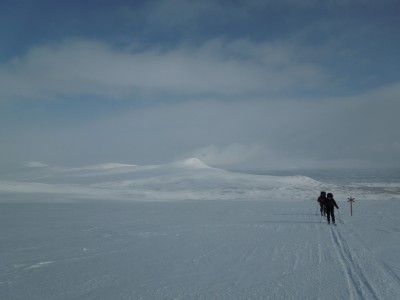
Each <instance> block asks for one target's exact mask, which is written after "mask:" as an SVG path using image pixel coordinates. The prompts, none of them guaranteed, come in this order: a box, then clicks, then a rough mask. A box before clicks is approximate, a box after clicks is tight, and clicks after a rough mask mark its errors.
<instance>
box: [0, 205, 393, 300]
mask: <svg viewBox="0 0 400 300" xmlns="http://www.w3.org/2000/svg"><path fill="white" fill-rule="evenodd" d="M339 206H340V218H339V215H338V214H336V217H337V223H338V226H335V227H333V226H328V225H327V224H326V222H325V221H324V220H323V219H321V217H320V216H319V215H316V214H315V210H316V203H315V202H313V201H294V202H287V201H285V202H282V201H250V202H249V201H234V202H230V201H185V202H167V203H163V202H149V203H147V202H120V201H116V202H85V201H83V202H80V203H41V204H40V203H35V204H34V203H25V204H22V203H20V204H16V203H1V204H0V208H1V209H0V223H1V227H0V233H1V234H0V239H1V241H0V249H1V252H0V253H1V260H0V264H1V265H0V269H1V273H0V298H1V299H326V298H331V299H396V298H398V297H399V295H400V279H399V274H400V261H399V259H398V258H397V253H398V251H399V248H400V243H399V242H400V237H399V232H400V227H399V225H398V221H397V220H398V212H399V211H400V210H399V208H400V203H399V202H398V201H367V202H364V203H361V202H360V204H359V205H358V206H357V207H355V215H354V216H353V217H350V216H349V213H348V211H347V207H346V204H345V203H340V202H339ZM396 218H397V220H396Z"/></svg>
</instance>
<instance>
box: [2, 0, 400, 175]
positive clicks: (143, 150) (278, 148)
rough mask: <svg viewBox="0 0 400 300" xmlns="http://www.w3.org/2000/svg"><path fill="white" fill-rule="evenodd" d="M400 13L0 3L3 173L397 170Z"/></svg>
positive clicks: (307, 6)
mask: <svg viewBox="0 0 400 300" xmlns="http://www.w3.org/2000/svg"><path fill="white" fill-rule="evenodd" d="M399 12H400V2H398V1H397V0H381V1H375V0H303V1H297V0H246V1H241V0H236V1H225V0H219V1H217V0H214V1H211V0H203V1H191V0H187V1H184V0H154V1H140V0H138V1H127V0H96V1H94V0H86V1H74V0H71V1H53V0H51V1H50V0H21V1H15V0H13V1H11V0H2V1H0V39H1V45H2V47H1V48H0V128H1V129H0V143H1V147H0V166H1V165H3V166H4V165H10V164H26V163H29V162H32V161H34V162H40V163H43V164H48V165H58V166H82V165H91V164H98V163H110V162H119V163H128V164H138V165H146V164H161V163H166V162H170V161H175V160H180V159H185V158H188V157H198V158H199V159H201V160H202V161H203V162H205V163H207V164H209V165H212V166H216V167H223V168H228V169H235V168H236V169H265V170H268V169H296V168H371V167H374V168H375V167H376V168H387V167H399V166H400V134H398V129H399V128H400V121H399V120H400V118H399V116H398V113H399V112H400V101H399V95H400V72H399V71H398V67H399V66H400V58H399V57H400V56H399V55H398V53H400V33H399V32H400V18H399Z"/></svg>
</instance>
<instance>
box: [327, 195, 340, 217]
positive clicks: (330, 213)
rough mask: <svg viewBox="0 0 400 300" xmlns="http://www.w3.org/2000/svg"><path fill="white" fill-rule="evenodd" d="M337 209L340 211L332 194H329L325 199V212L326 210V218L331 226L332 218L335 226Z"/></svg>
mask: <svg viewBox="0 0 400 300" xmlns="http://www.w3.org/2000/svg"><path fill="white" fill-rule="evenodd" d="M335 207H336V208H337V209H339V206H338V205H337V204H336V201H335V199H333V195H332V193H328V195H327V197H326V199H325V210H326V218H327V219H328V224H330V221H331V220H330V217H332V223H333V224H335V212H334V210H335Z"/></svg>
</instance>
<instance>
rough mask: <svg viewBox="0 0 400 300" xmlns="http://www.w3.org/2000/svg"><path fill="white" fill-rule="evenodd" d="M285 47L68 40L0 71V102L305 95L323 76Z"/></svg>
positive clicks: (36, 50)
mask: <svg viewBox="0 0 400 300" xmlns="http://www.w3.org/2000/svg"><path fill="white" fill-rule="evenodd" d="M295 53H296V49H295V47H293V46H290V45H285V44H269V43H254V42H249V41H246V40H236V41H233V42H224V41H222V40H218V39H217V40H212V41H209V42H207V43H204V44H202V45H200V46H199V47H192V46H188V45H185V44H181V45H180V46H178V47H176V48H175V49H171V50H168V51H163V50H160V49H147V50H141V51H138V50H137V51H129V50H123V49H117V48H114V47H111V46H109V45H107V44H104V43H101V42H95V41H87V40H81V39H69V40H65V41H63V42H61V43H58V44H49V45H42V46H40V47H35V48H33V49H31V50H30V51H29V52H28V53H27V54H26V55H25V56H24V57H20V58H15V59H14V60H12V61H10V62H8V63H6V64H3V65H2V66H0V90H1V92H0V96H1V99H16V98H17V99H18V98H34V99H38V98H39V99H40V98H56V97H58V96H74V95H82V94H83V95H97V96H104V97H116V98H125V97H131V96H132V95H136V94H137V93H140V94H151V95H153V96H154V95H158V96H159V95H164V96H165V93H167V94H172V95H186V96H199V95H214V96H216V95H218V96H226V95H229V96H238V95H246V94H262V93H264V94H265V93H276V92H278V91H280V92H284V91H295V90H302V89H304V88H305V89H308V88H310V87H313V86H315V85H316V84H321V83H323V82H324V80H325V79H326V74H324V72H323V71H322V70H321V68H320V67H318V66H317V65H313V64H311V63H305V62H301V61H298V60H297V59H296V54H295Z"/></svg>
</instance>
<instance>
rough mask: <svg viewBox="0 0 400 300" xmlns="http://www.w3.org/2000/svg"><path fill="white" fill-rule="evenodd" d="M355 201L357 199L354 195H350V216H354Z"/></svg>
mask: <svg viewBox="0 0 400 300" xmlns="http://www.w3.org/2000/svg"><path fill="white" fill-rule="evenodd" d="M354 201H355V199H354V198H353V197H351V196H350V197H349V198H347V202H349V203H350V216H353V202H354Z"/></svg>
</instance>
